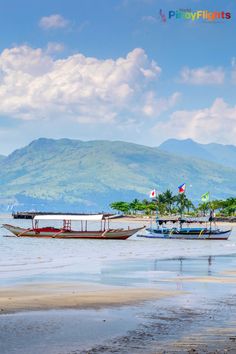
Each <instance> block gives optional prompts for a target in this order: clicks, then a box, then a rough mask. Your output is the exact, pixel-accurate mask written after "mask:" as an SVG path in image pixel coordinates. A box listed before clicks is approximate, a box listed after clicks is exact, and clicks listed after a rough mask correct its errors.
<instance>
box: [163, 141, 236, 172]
mask: <svg viewBox="0 0 236 354" xmlns="http://www.w3.org/2000/svg"><path fill="white" fill-rule="evenodd" d="M159 148H160V149H162V150H164V151H167V152H169V153H172V154H177V155H180V156H182V157H194V158H197V159H202V160H206V161H209V162H215V163H219V164H222V165H224V166H228V167H232V168H236V146H234V145H222V144H215V143H211V144H199V143H197V142H195V141H193V140H191V139H186V140H177V139H169V140H166V141H165V142H164V143H162V144H161V145H160V146H159Z"/></svg>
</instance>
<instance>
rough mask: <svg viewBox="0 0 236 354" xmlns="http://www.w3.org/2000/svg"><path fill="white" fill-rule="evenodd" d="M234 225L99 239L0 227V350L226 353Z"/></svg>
mask: <svg viewBox="0 0 236 354" xmlns="http://www.w3.org/2000/svg"><path fill="white" fill-rule="evenodd" d="M1 221H2V223H4V222H7V223H14V224H19V222H20V223H21V224H22V225H23V226H26V225H27V221H19V220H9V219H7V218H6V217H5V216H4V217H3V218H2V220H1ZM133 223H135V224H137V225H140V223H141V221H140V222H138V221H134V222H133ZM133 223H132V226H133ZM115 226H119V227H122V226H123V225H122V223H121V222H119V221H117V222H116V224H115ZM235 231H236V230H235V229H234V230H233V233H232V235H231V237H230V238H229V240H228V241H204V240H203V241H201V240H196V241H185V240H147V239H140V238H137V237H135V236H133V237H132V238H130V239H128V240H126V241H109V242H106V241H103V240H102V241H99V240H55V239H46V240H45V239H44V240H37V239H23V238H16V237H4V236H10V235H9V234H8V235H7V233H6V232H5V231H4V230H3V229H1V236H0V250H1V259H0V265H1V267H0V274H1V276H0V285H1V287H0V308H1V315H0V353H1V354H11V353H17V354H31V353H34V354H42V353H50V354H72V353H73V354H75V353H114V352H115V353H153V354H154V353H214V352H215V353H216V352H217V351H218V353H224V352H227V353H235V352H236V321H235V318H236V302H235V295H236V284H235V283H236V273H235V270H236V232H235Z"/></svg>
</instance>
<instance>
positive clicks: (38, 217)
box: [34, 214, 104, 221]
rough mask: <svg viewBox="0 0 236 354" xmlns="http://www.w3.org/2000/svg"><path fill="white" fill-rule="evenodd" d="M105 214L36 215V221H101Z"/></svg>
mask: <svg viewBox="0 0 236 354" xmlns="http://www.w3.org/2000/svg"><path fill="white" fill-rule="evenodd" d="M103 219H104V215H103V214H97V215H84V214H82V215H60V214H58V215H55V214H54V215H35V217H34V220H70V221H101V220H103Z"/></svg>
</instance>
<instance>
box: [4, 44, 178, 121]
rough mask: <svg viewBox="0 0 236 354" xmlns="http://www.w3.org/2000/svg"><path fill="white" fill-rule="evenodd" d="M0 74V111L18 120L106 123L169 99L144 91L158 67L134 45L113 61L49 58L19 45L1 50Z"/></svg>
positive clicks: (149, 111)
mask: <svg viewBox="0 0 236 354" xmlns="http://www.w3.org/2000/svg"><path fill="white" fill-rule="evenodd" d="M51 49H52V48H51ZM54 49H55V48H54ZM56 49H57V48H56ZM59 49H60V48H59ZM0 72H1V74H0V115H1V114H2V115H5V116H11V117H14V118H18V119H24V120H26V119H30V120H33V119H42V118H45V119H51V118H52V119H55V118H56V117H64V118H72V119H73V120H77V121H79V122H81V123H88V122H92V121H97V122H99V121H100V122H107V121H110V122H111V121H114V120H115V119H118V118H117V117H118V116H122V115H124V116H125V115H126V116H131V115H132V114H133V115H134V116H135V117H136V116H138V115H139V114H142V115H147V116H150V115H151V116H153V115H155V114H156V115H158V110H159V111H163V110H164V109H165V107H164V106H166V107H167V106H169V105H170V104H171V102H172V101H173V100H175V97H173V98H170V102H169V103H168V102H167V103H165V102H164V103H163V104H161V103H160V102H159V103H158V100H157V98H156V94H155V93H154V92H150V93H148V92H149V91H150V89H149V83H150V82H153V81H155V80H156V79H157V78H158V76H159V74H160V72H161V69H160V67H159V66H158V65H157V64H156V63H155V62H154V61H151V60H149V59H148V57H147V55H146V54H145V52H144V50H143V49H140V48H136V49H134V50H133V51H131V52H130V53H128V54H127V56H126V57H124V58H122V57H120V58H118V59H116V60H113V59H107V60H99V59H96V58H91V57H85V56H84V55H82V54H80V53H78V54H74V55H72V56H69V57H67V58H65V59H60V60H53V59H52V57H51V56H50V55H49V54H48V51H47V50H46V51H43V50H42V49H33V48H31V47H28V46H26V45H24V46H21V47H15V48H12V49H5V50H4V51H3V52H2V53H1V55H0ZM154 110H155V112H154Z"/></svg>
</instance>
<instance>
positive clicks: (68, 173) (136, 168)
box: [0, 139, 236, 211]
mask: <svg viewBox="0 0 236 354" xmlns="http://www.w3.org/2000/svg"><path fill="white" fill-rule="evenodd" d="M0 167H1V168H0V180H1V186H0V196H1V197H0V207H1V209H3V210H5V209H6V207H7V205H12V204H14V205H15V208H16V209H32V208H37V210H39V209H42V210H43V209H51V210H55V209H57V210H68V211H69V210H70V211H72V210H80V211H90V210H94V211H98V210H108V205H109V203H110V202H112V201H114V200H121V199H123V200H130V199H132V198H135V197H138V198H145V197H148V192H149V191H150V189H152V188H154V187H155V188H157V189H159V190H165V189H167V188H170V189H172V190H173V191H177V186H178V185H179V184H180V183H182V182H186V183H187V184H188V185H190V184H191V185H192V187H191V188H190V187H189V188H188V195H189V196H190V197H193V198H194V199H199V196H200V195H201V194H202V193H204V192H206V191H208V190H210V191H211V192H212V195H213V196H214V197H228V196H232V195H233V196H235V195H236V178H235V177H236V171H235V170H234V169H230V168H223V167H222V166H219V165H216V164H213V163H210V162H205V161H200V160H197V159H195V160H194V159H193V158H191V159H188V158H182V159H178V158H176V156H175V155H172V154H169V153H167V152H164V151H162V150H161V149H157V148H151V147H146V146H141V145H137V144H131V143H126V142H119V141H116V142H109V141H88V142H82V141H76V140H69V139H60V140H52V139H38V140H36V141H33V142H32V143H31V144H29V145H28V146H26V147H25V148H22V149H19V150H16V151H15V152H13V153H12V154H11V155H9V156H8V157H6V158H5V159H4V160H2V161H0Z"/></svg>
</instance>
